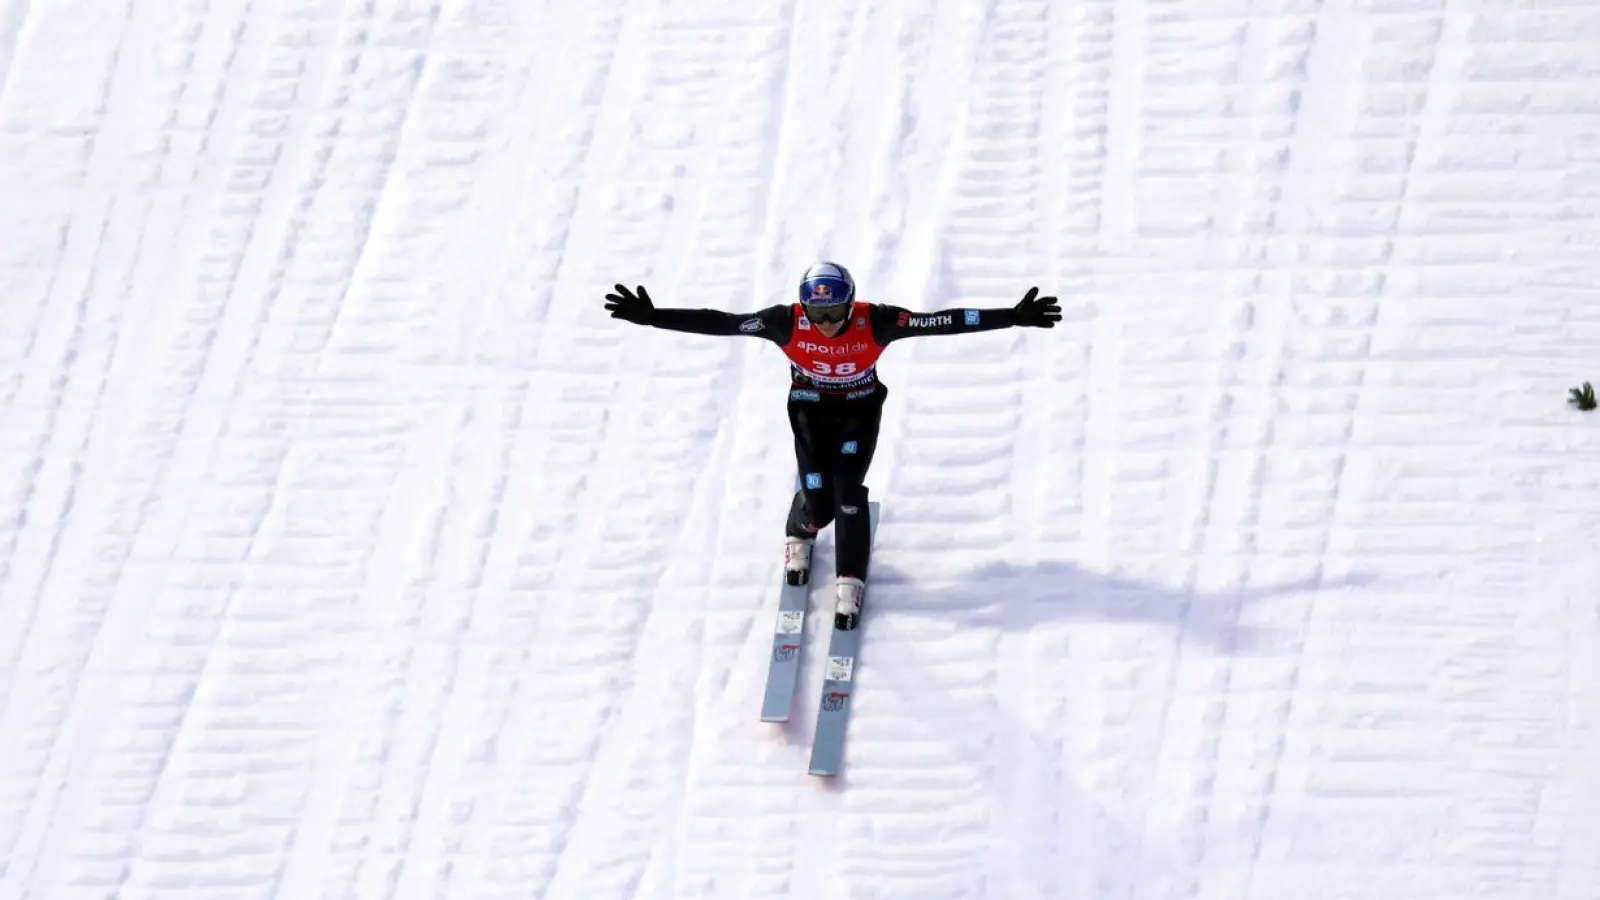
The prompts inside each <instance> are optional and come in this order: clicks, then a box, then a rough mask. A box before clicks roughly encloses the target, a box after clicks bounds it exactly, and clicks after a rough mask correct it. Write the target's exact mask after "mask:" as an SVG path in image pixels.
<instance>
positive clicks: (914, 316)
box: [607, 284, 1061, 580]
mask: <svg viewBox="0 0 1600 900" xmlns="http://www.w3.org/2000/svg"><path fill="white" fill-rule="evenodd" d="M617 290H618V291H619V292H620V296H619V295H616V294H610V295H607V297H608V299H609V300H610V301H612V302H611V303H608V304H607V308H608V309H611V310H612V316H613V317H614V318H621V319H625V320H628V321H632V322H635V323H637V324H640V325H650V326H652V327H655V328H664V329H668V330H671V331H682V332H688V333H691V334H705V335H730V336H731V335H745V336H748V337H756V338H764V339H766V340H769V341H772V342H773V343H774V344H777V345H778V346H779V347H780V348H782V349H783V351H784V354H785V355H786V356H788V357H789V360H790V380H791V384H790V389H789V425H790V428H791V429H792V430H793V432H794V451H795V460H796V463H797V464H798V472H799V477H800V489H799V490H797V491H796V492H795V496H794V501H793V503H792V504H791V505H790V508H789V518H788V522H787V523H786V526H785V529H784V530H785V533H786V534H788V535H789V536H791V537H807V538H810V537H815V536H816V534H817V532H818V531H820V530H821V529H823V528H825V527H827V526H828V524H829V523H831V522H833V521H835V520H837V521H838V523H839V532H838V539H837V545H838V554H837V562H836V567H835V570H836V573H837V574H838V575H839V576H841V577H854V578H860V579H862V580H865V579H866V577H867V569H868V566H869V565H870V563H871V559H870V557H871V549H872V541H871V531H870V528H869V522H868V518H867V515H868V514H867V488H866V485H865V484H864V483H863V482H864V480H865V479H866V475H867V469H868V468H869V467H870V466H871V465H872V454H873V451H874V450H875V449H876V448H877V443H878V425H879V423H880V421H881V420H882V415H883V402H884V400H885V398H886V397H887V396H888V388H887V387H885V386H884V385H883V383H882V382H880V381H879V380H878V374H877V358H878V355H879V354H880V353H882V351H883V349H884V348H885V347H887V346H888V345H889V344H891V343H893V342H895V341H897V340H900V339H902V338H908V337H919V336H923V335H929V336H931V335H955V334H972V333H974V332H980V331H993V330H996V329H1000V328H1011V327H1013V326H1019V325H1029V326H1036V327H1041V328H1049V327H1052V326H1053V325H1054V324H1055V323H1056V322H1058V321H1060V319H1061V314H1060V307H1059V306H1057V305H1056V301H1055V298H1054V297H1039V298H1037V299H1035V297H1036V295H1037V293H1038V289H1037V288H1035V289H1032V290H1030V291H1029V292H1028V294H1027V295H1026V296H1025V297H1024V298H1023V300H1022V302H1020V303H1018V304H1017V305H1016V306H1015V307H1013V308H1000V309H947V310H940V311H938V312H929V313H916V312H912V311H910V310H908V309H902V308H900V307H898V306H887V305H878V304H867V303H860V302H858V303H857V304H856V306H855V310H854V312H853V313H852V315H851V318H850V319H849V320H847V321H846V323H845V327H844V329H843V330H842V331H841V332H840V333H839V334H838V335H836V336H835V337H832V338H829V337H826V336H824V335H822V334H821V332H819V331H817V330H816V329H815V328H814V327H813V326H812V325H811V323H810V322H808V321H807V320H806V318H805V315H804V313H803V312H802V311H801V308H800V304H798V303H786V304H779V305H777V306H769V307H767V308H766V309H763V310H760V311H758V312H754V313H745V314H736V313H727V312H722V311H720V310H714V309H656V308H654V307H653V306H652V305H651V303H650V299H649V295H648V294H646V293H645V290H644V288H643V287H640V288H639V289H638V291H639V293H638V296H634V295H632V294H631V293H630V292H629V291H628V289H627V288H626V287H624V286H622V285H620V284H619V285H617Z"/></svg>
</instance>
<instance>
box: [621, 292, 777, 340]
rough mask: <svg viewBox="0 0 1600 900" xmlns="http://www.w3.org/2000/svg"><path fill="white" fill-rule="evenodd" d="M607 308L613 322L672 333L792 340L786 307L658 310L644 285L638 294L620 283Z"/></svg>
mask: <svg viewBox="0 0 1600 900" xmlns="http://www.w3.org/2000/svg"><path fill="white" fill-rule="evenodd" d="M606 309H607V310H608V311H609V312H610V313H611V318H613V319H622V320H624V321H627V322H632V323H634V324H635V325H648V326H650V327H652V328H664V329H666V330H668V331H683V332H688V333H689V334H709V335H717V336H722V335H735V334H747V335H750V336H751V337H762V338H767V339H768V340H772V341H777V342H779V343H782V342H783V341H784V340H786V339H787V337H788V335H787V331H788V329H789V315H788V313H789V310H788V307H784V306H773V307H768V308H767V309H763V310H761V311H760V312H754V313H742V314H740V313H729V312H723V311H722V310H720V309H657V308H656V306H655V304H654V303H652V302H651V301H650V294H649V292H647V291H646V290H645V289H644V286H643V285H640V286H639V288H638V293H637V294H635V293H634V292H633V291H630V290H628V289H627V288H626V287H624V286H623V285H620V284H619V285H617V286H616V291H615V293H610V294H607V295H606Z"/></svg>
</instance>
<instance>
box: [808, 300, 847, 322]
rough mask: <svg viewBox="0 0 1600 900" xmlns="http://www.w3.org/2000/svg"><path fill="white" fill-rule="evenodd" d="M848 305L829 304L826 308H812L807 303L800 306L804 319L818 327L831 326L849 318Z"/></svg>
mask: <svg viewBox="0 0 1600 900" xmlns="http://www.w3.org/2000/svg"><path fill="white" fill-rule="evenodd" d="M850 306H851V304H849V303H830V304H828V305H827V306H812V305H811V304H809V303H802V304H800V308H801V310H803V311H804V312H805V314H806V318H807V319H810V320H811V321H813V322H815V323H817V324H818V325H833V324H836V323H838V322H843V321H844V320H845V319H848V318H850Z"/></svg>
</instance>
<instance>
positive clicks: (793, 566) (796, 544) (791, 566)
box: [783, 537, 814, 585]
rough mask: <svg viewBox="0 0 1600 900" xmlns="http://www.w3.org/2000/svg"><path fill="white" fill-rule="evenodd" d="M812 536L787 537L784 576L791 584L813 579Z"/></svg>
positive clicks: (807, 581) (784, 551)
mask: <svg viewBox="0 0 1600 900" xmlns="http://www.w3.org/2000/svg"><path fill="white" fill-rule="evenodd" d="M813 543H814V541H813V539H811V538H797V537H791V538H787V539H785V541H784V544H783V577H784V580H785V581H787V582H788V583H789V584H795V585H800V584H808V583H809V582H810V581H811V545H812V544H813Z"/></svg>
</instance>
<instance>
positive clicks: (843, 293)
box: [800, 262, 856, 325]
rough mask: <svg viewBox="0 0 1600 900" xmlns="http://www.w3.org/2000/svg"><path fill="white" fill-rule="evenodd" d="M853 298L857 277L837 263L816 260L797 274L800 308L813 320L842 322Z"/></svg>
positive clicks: (848, 315)
mask: <svg viewBox="0 0 1600 900" xmlns="http://www.w3.org/2000/svg"><path fill="white" fill-rule="evenodd" d="M855 299H856V280H855V279H854V278H851V277H850V271H849V270H848V269H846V268H845V267H844V266H841V265H839V264H838V263H836V262H819V263H817V264H816V265H814V266H812V267H811V268H809V269H806V273H805V274H804V275H802V276H801V277H800V307H801V309H803V310H804V311H805V314H806V318H807V319H810V320H811V321H813V322H820V323H821V324H824V325H828V324H831V323H833V322H843V321H844V320H845V319H848V318H850V309H851V307H852V305H853V304H854V303H855Z"/></svg>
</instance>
